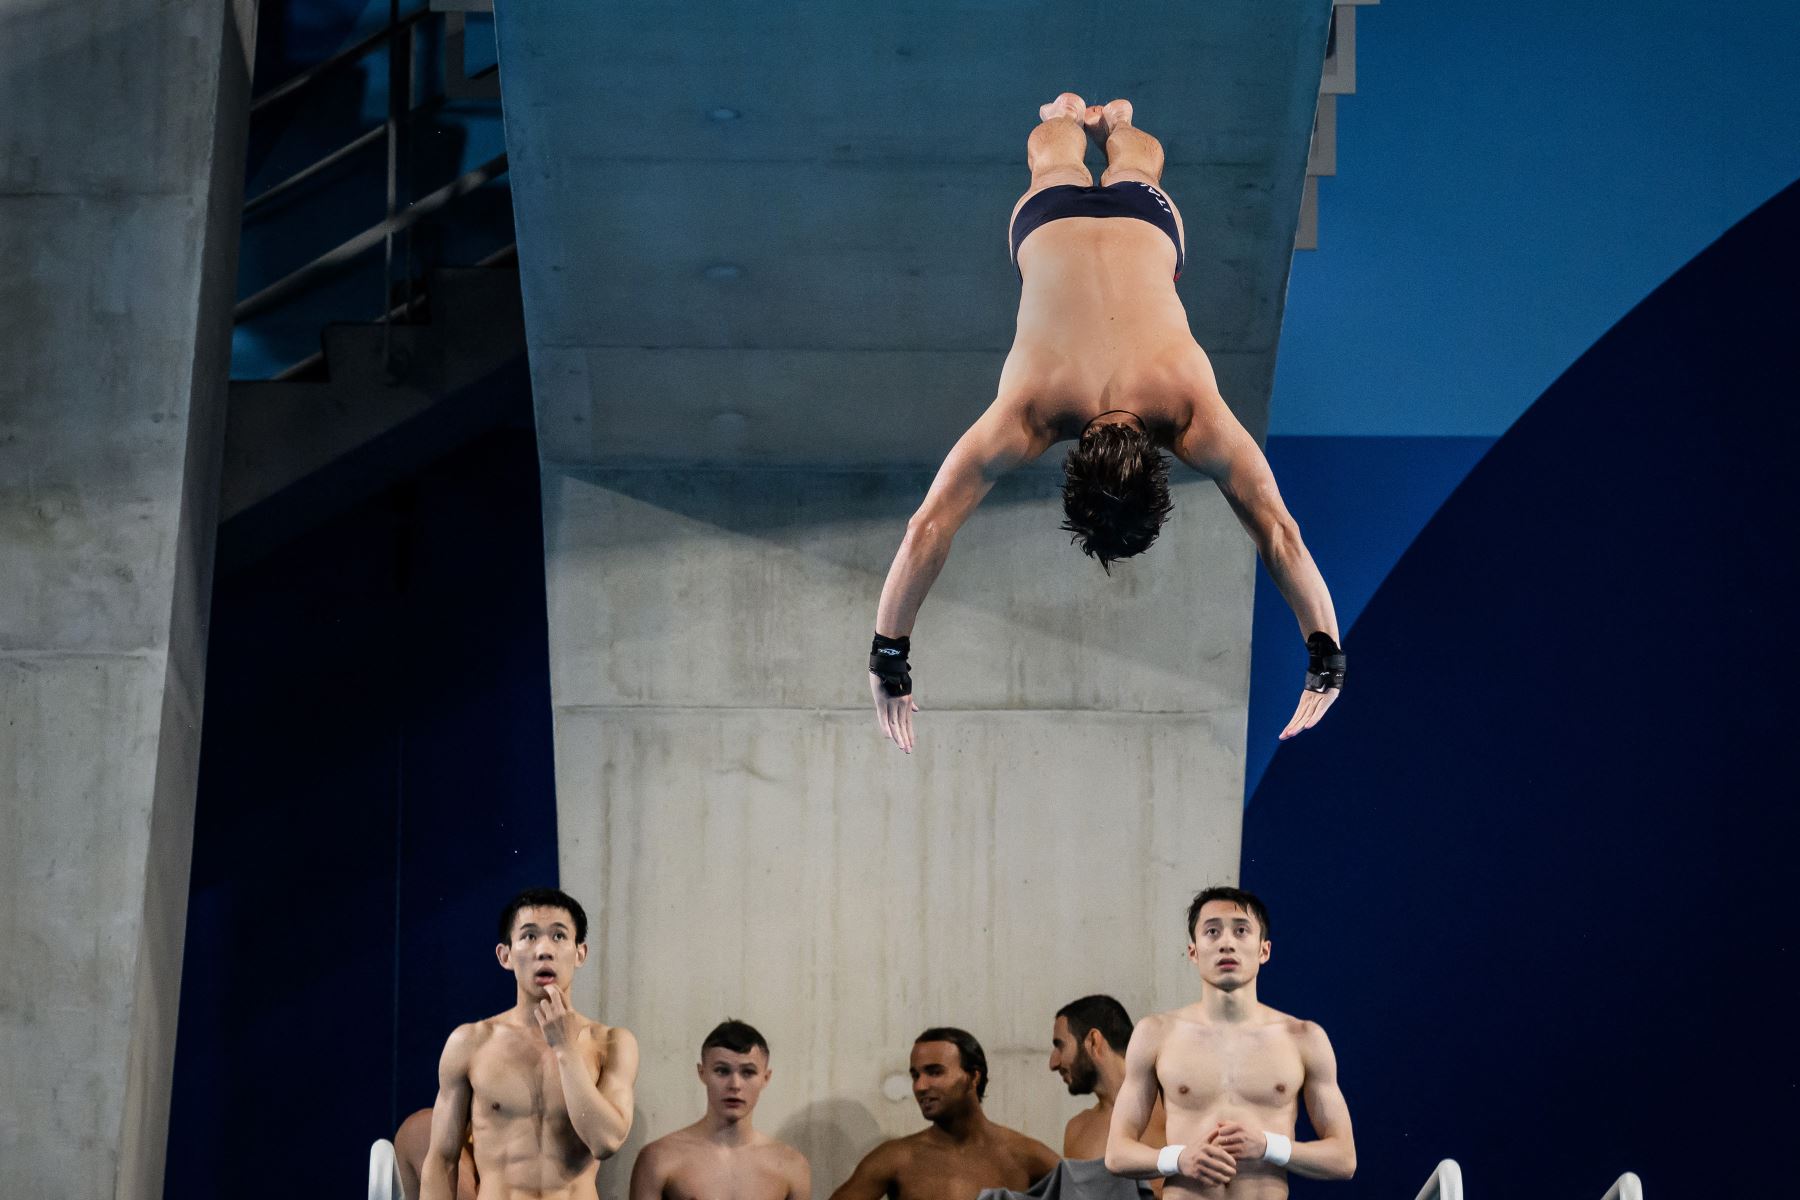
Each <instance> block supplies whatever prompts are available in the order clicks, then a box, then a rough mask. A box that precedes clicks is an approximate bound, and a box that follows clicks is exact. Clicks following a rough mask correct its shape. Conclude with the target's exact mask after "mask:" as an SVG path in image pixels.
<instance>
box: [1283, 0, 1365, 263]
mask: <svg viewBox="0 0 1800 1200" xmlns="http://www.w3.org/2000/svg"><path fill="white" fill-rule="evenodd" d="M1379 3H1381V0H1335V2H1334V3H1333V5H1332V9H1331V35H1330V40H1329V41H1328V42H1327V43H1326V46H1325V70H1324V72H1323V73H1322V74H1321V76H1320V78H1319V107H1318V109H1317V110H1316V111H1315V112H1314V113H1313V135H1312V150H1311V153H1310V154H1308V156H1307V159H1306V190H1305V191H1303V192H1302V193H1301V194H1300V227H1299V229H1298V230H1296V231H1295V234H1294V249H1296V250H1317V249H1318V248H1319V180H1320V179H1323V178H1326V177H1328V176H1331V175H1336V174H1337V102H1338V97H1339V96H1349V95H1353V94H1354V93H1355V92H1356V10H1357V9H1359V8H1367V7H1370V6H1372V5H1376V4H1379Z"/></svg>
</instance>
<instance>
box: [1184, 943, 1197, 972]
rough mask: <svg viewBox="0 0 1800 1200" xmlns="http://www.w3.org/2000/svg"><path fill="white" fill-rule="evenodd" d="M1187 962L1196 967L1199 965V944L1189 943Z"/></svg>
mask: <svg viewBox="0 0 1800 1200" xmlns="http://www.w3.org/2000/svg"><path fill="white" fill-rule="evenodd" d="M1187 960H1188V961H1189V962H1191V963H1193V964H1194V965H1195V966H1196V967H1197V966H1199V965H1200V943H1199V942H1189V943H1188V948H1187Z"/></svg>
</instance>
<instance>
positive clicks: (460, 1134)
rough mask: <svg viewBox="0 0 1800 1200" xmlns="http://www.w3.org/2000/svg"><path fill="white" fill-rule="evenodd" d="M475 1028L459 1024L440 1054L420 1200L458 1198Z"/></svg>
mask: <svg viewBox="0 0 1800 1200" xmlns="http://www.w3.org/2000/svg"><path fill="white" fill-rule="evenodd" d="M474 1050H475V1027H474V1026H473V1025H462V1026H458V1027H457V1030H456V1032H455V1033H452V1034H451V1035H450V1040H449V1041H447V1042H445V1043H444V1053H443V1054H442V1055H440V1056H439V1057H438V1094H437V1102H436V1103H435V1104H433V1105H432V1106H431V1147H430V1149H429V1150H428V1151H427V1153H426V1155H425V1160H424V1161H423V1162H421V1163H420V1164H419V1200H455V1197H456V1182H457V1170H458V1168H459V1167H460V1165H461V1163H462V1150H463V1142H464V1141H465V1140H466V1138H467V1136H468V1130H469V1105H470V1101H471V1098H472V1096H473V1094H474V1089H473V1087H472V1086H471V1085H470V1083H469V1059H470V1057H471V1056H472V1055H473V1054H474Z"/></svg>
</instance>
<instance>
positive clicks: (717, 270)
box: [700, 263, 744, 279]
mask: <svg viewBox="0 0 1800 1200" xmlns="http://www.w3.org/2000/svg"><path fill="white" fill-rule="evenodd" d="M700 273H701V274H702V275H704V276H706V277H707V278H708V279H736V278H737V277H738V276H740V275H742V274H743V273H744V268H742V267H740V266H738V265H737V264H736V263H713V264H712V265H711V266H709V267H707V268H706V269H705V270H704V271H702V272H700Z"/></svg>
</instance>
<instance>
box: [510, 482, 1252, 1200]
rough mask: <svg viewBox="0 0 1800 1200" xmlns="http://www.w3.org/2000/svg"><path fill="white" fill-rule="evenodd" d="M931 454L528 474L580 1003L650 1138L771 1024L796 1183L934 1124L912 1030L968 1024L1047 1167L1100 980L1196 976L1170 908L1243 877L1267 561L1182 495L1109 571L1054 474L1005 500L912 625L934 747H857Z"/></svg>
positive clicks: (1194, 496)
mask: <svg viewBox="0 0 1800 1200" xmlns="http://www.w3.org/2000/svg"><path fill="white" fill-rule="evenodd" d="M928 480H929V475H928V474H926V473H922V472H919V471H917V470H891V471H870V472H860V471H808V470H798V469H796V470H783V469H764V470H743V469H737V470H724V469H721V470H705V469H692V470H672V469H659V470H644V471H629V470H604V469H596V468H567V467H565V468H558V467H556V466H554V465H549V464H547V465H546V469H545V483H544V486H545V515H546V521H545V540H546V547H547V554H548V558H549V564H548V570H549V585H550V608H551V643H552V692H553V698H554V702H555V708H556V754H557V793H558V824H559V837H560V840H561V862H562V883H563V886H565V887H567V888H568V889H570V890H571V891H572V892H574V893H575V894H576V895H577V896H578V897H580V898H582V899H583V900H584V901H586V902H588V903H590V904H591V909H592V917H593V924H592V931H591V932H590V935H589V938H590V942H591V943H592V951H591V957H590V959H589V964H590V965H589V967H588V968H587V970H586V971H585V972H584V977H583V978H582V980H581V982H580V984H579V986H578V988H577V1000H578V1002H579V1003H580V1004H581V1006H582V1007H583V1008H584V1009H585V1010H586V1011H588V1012H591V1013H596V1014H598V1015H600V1016H601V1017H603V1018H604V1019H607V1020H609V1021H616V1022H620V1023H623V1024H625V1025H627V1026H629V1027H630V1028H632V1029H633V1030H634V1031H635V1032H636V1033H637V1035H638V1037H639V1039H640V1041H641V1043H642V1045H643V1050H644V1055H643V1062H644V1067H643V1074H642V1081H641V1086H640V1090H639V1099H640V1107H639V1113H640V1116H639V1118H638V1122H637V1128H636V1131H635V1132H634V1134H633V1139H632V1143H631V1144H630V1145H629V1146H628V1147H627V1149H626V1152H625V1153H622V1154H621V1155H619V1156H618V1157H617V1158H616V1159H615V1160H614V1161H613V1162H612V1163H611V1164H609V1165H608V1167H607V1168H605V1169H604V1171H603V1175H602V1185H601V1191H602V1195H607V1196H618V1195H622V1194H623V1192H624V1190H625V1184H626V1175H627V1173H628V1171H629V1169H630V1164H631V1160H632V1158H633V1157H634V1153H635V1150H636V1148H637V1147H638V1146H639V1145H641V1144H642V1142H643V1141H644V1140H645V1139H647V1138H652V1137H656V1136H659V1135H660V1134H663V1133H666V1132H668V1131H670V1130H671V1129H674V1128H676V1127H677V1126H678V1125H681V1124H683V1123H686V1122H687V1121H690V1120H693V1119H694V1118H695V1117H697V1116H698V1115H699V1112H700V1106H701V1095H700V1090H699V1085H698V1083H697V1082H696V1080H695V1078H694V1075H693V1070H692V1067H691V1064H692V1063H693V1062H694V1061H696V1059H697V1057H698V1055H697V1049H698V1043H699V1041H700V1039H701V1037H702V1036H703V1035H704V1034H705V1032H706V1031H707V1030H708V1029H709V1028H710V1027H711V1026H712V1025H713V1024H714V1023H715V1022H717V1021H718V1020H720V1019H722V1018H724V1017H726V1016H737V1017H741V1018H743V1019H745V1020H748V1021H751V1022H752V1023H754V1024H756V1025H757V1026H759V1027H760V1028H761V1029H762V1030H763V1032H764V1033H765V1034H766V1035H768V1037H769V1038H770V1041H771V1044H772V1047H773V1051H774V1054H773V1062H774V1070H775V1079H774V1082H773V1084H772V1085H771V1087H770V1088H769V1090H768V1092H767V1093H765V1095H764V1099H763V1102H762V1110H761V1112H760V1114H759V1121H760V1124H761V1125H762V1127H763V1128H766V1129H769V1130H771V1131H773V1132H776V1133H778V1134H779V1135H780V1136H783V1137H785V1138H789V1139H791V1140H793V1141H794V1142H795V1143H797V1144H798V1145H799V1146H800V1147H801V1149H802V1150H803V1151H805V1152H806V1153H807V1154H808V1156H809V1157H810V1158H811V1159H812V1163H813V1170H814V1180H815V1187H814V1191H815V1194H816V1195H819V1196H824V1195H826V1194H828V1193H829V1192H830V1191H831V1189H832V1188H833V1187H835V1186H836V1185H837V1184H838V1183H841V1182H842V1181H843V1179H844V1178H845V1177H846V1176H847V1175H848V1173H849V1171H850V1168H851V1167H852V1166H853V1165H854V1163H855V1161H856V1159H857V1158H858V1157H859V1156H860V1155H862V1154H863V1153H864V1152H866V1151H867V1150H868V1149H870V1147H871V1146H873V1145H874V1144H875V1142H876V1141H878V1140H879V1139H880V1138H882V1137H887V1136H892V1135H896V1134H901V1133H906V1132H910V1131H912V1130H914V1129H917V1128H919V1127H920V1120H919V1117H918V1111H917V1108H916V1107H915V1105H914V1104H913V1102H912V1099H911V1096H910V1091H909V1089H908V1087H907V1084H906V1063H907V1054H908V1051H909V1050H910V1048H911V1043H912V1039H913V1037H914V1036H915V1035H917V1034H918V1033H919V1031H920V1030H922V1029H924V1028H925V1027H927V1026H928V1025H933V1024H953V1025H962V1026H965V1027H966V1028H968V1029H969V1030H970V1031H972V1032H973V1033H974V1034H975V1035H976V1036H977V1037H978V1038H980V1039H981V1040H982V1042H983V1044H984V1046H985V1048H986V1049H987V1052H988V1056H989V1060H990V1063H991V1065H992V1069H993V1086H992V1088H991V1089H990V1092H989V1097H988V1108H989V1111H990V1112H991V1113H992V1114H993V1115H995V1116H996V1117H997V1118H998V1119H1000V1120H1002V1121H1004V1122H1006V1123H1009V1124H1013V1125H1015V1126H1019V1127H1022V1128H1024V1129H1025V1130H1026V1131H1028V1132H1030V1133H1032V1134H1033V1135H1035V1136H1037V1137H1039V1138H1041V1139H1043V1140H1044V1141H1046V1142H1049V1143H1050V1144H1051V1145H1052V1146H1054V1147H1060V1144H1061V1129H1062V1124H1063V1122H1064V1121H1065V1120H1066V1119H1067V1117H1068V1116H1069V1115H1070V1114H1071V1113H1072V1112H1074V1111H1075V1110H1076V1109H1077V1108H1079V1107H1081V1106H1082V1104H1083V1103H1084V1102H1083V1101H1077V1100H1073V1099H1071V1098H1070V1097H1068V1096H1067V1094H1066V1093H1065V1091H1064V1090H1063V1088H1062V1085H1061V1083H1060V1081H1059V1080H1057V1079H1056V1078H1055V1077H1054V1076H1052V1075H1051V1074H1050V1073H1049V1072H1048V1071H1047V1070H1046V1069H1045V1062H1046V1059H1047V1055H1048V1046H1049V1037H1050V1028H1051V1023H1052V1016H1053V1013H1054V1011H1055V1010H1056V1008H1057V1007H1059V1006H1060V1005H1061V1004H1063V1003H1065V1002H1067V1001H1069V1000H1072V999H1074V998H1075V997H1077V996H1079V995H1083V994H1085V993H1088V992H1093V991H1109V992H1112V993H1114V994H1116V995H1118V996H1119V997H1120V998H1121V999H1122V1000H1124V1001H1125V1003H1126V1004H1127V1006H1128V1007H1130V1008H1131V1009H1132V1010H1133V1012H1134V1015H1135V1014H1136V1013H1141V1012H1143V1011H1144V1010H1146V1009H1148V1008H1151V1007H1162V1006H1168V1005H1173V1004H1176V1003H1179V1002H1181V1001H1183V1000H1185V999H1186V998H1187V997H1188V995H1189V993H1190V992H1191V990H1192V988H1191V978H1190V975H1189V970H1188V969H1187V968H1186V967H1185V965H1184V963H1183V960H1182V949H1183V946H1184V940H1185V939H1184V938H1183V936H1182V930H1181V923H1182V913H1183V910H1184V908H1185V905H1186V902H1187V900H1188V898H1189V897H1190V896H1191V895H1192V893H1193V891H1194V890H1195V889H1197V888H1198V887H1201V886H1203V885H1205V884H1209V883H1218V882H1226V881H1231V880H1234V879H1235V878H1236V873H1237V856H1238V836H1239V823H1240V814H1241V810H1242V798H1243V791H1242V787H1243V783H1242V780H1243V737H1244V719H1245V700H1246V694H1247V687H1248V661H1249V632H1250V600H1251V579H1252V569H1253V566H1252V564H1253V561H1254V559H1253V553H1252V550H1251V548H1250V545H1249V543H1248V541H1247V540H1246V539H1245V538H1244V536H1243V534H1242V532H1241V531H1240V530H1239V528H1238V526H1237V523H1236V521H1235V520H1234V519H1233V518H1232V517H1231V515H1230V513H1229V511H1228V509H1227V508H1226V506H1225V504H1224V502H1223V501H1222V499H1221V498H1220V496H1219V495H1218V492H1217V490H1216V489H1214V488H1213V487H1211V486H1210V485H1209V484H1205V483H1199V484H1194V483H1186V484H1181V485H1179V486H1178V487H1177V499H1176V513H1175V516H1174V517H1173V518H1172V520H1171V522H1170V524H1169V526H1168V527H1167V529H1166V530H1165V531H1164V534H1163V537H1162V540H1161V542H1160V543H1159V544H1158V545H1157V546H1156V547H1155V548H1154V549H1153V550H1152V552H1151V553H1150V554H1148V555H1147V556H1145V557H1144V558H1142V559H1139V560H1137V561H1135V562H1131V563H1125V564H1120V565H1119V566H1118V567H1117V568H1116V569H1115V571H1114V574H1113V576H1112V578H1110V579H1109V578H1107V577H1106V576H1105V575H1103V574H1102V573H1101V570H1100V568H1099V567H1098V566H1097V565H1096V564H1094V563H1093V562H1091V561H1089V560H1087V559H1084V558H1083V557H1082V556H1081V555H1080V554H1079V553H1078V552H1077V551H1075V550H1074V549H1072V548H1071V547H1069V545H1068V536H1067V535H1066V534H1064V533H1062V532H1060V531H1059V529H1058V525H1059V523H1060V521H1061V508H1060V502H1059V499H1058V496H1057V487H1058V485H1059V482H1060V479H1059V476H1057V475H1055V474H1053V473H1044V472H1037V473H1032V474H1025V475H1020V476H1016V477H1013V478H1010V479H1007V480H1004V481H1002V483H1001V484H1000V486H999V487H997V488H996V489H995V492H994V493H993V494H992V495H991V496H990V497H989V498H988V500H987V502H986V503H985V504H984V505H983V507H982V509H981V510H980V511H979V512H978V513H977V514H976V516H975V518H974V519H973V520H972V521H971V523H970V524H969V525H968V526H966V527H965V529H964V530H963V532H962V535H961V536H960V537H959V539H958V542H957V545H956V548H955V550H954V552H953V554H952V557H951V561H950V565H949V567H948V568H947V569H946V571H945V573H944V575H943V577H942V578H941V579H940V581H939V583H938V585H937V588H936V589H935V590H934V592H933V594H932V596H931V597H930V599H929V601H928V602H927V605H926V608H925V610H924V613H923V614H922V617H921V620H920V623H919V626H918V628H917V630H916V631H915V635H914V641H915V652H914V655H913V660H914V666H915V670H916V675H917V679H918V681H919V692H920V698H921V704H922V706H923V707H924V709H925V711H924V712H923V713H921V714H920V717H919V729H920V731H921V733H920V742H919V749H918V751H917V753H915V754H914V755H913V756H912V757H910V758H908V757H906V756H904V755H902V754H901V753H900V752H899V751H898V750H897V749H895V748H894V747H892V746H890V745H888V744H887V743H886V742H885V741H884V740H882V739H881V737H880V735H879V734H878V732H877V731H876V730H875V728H874V719H873V716H872V712H871V710H870V705H869V700H868V694H867V685H866V683H865V678H864V669H865V663H866V656H867V652H868V641H869V633H870V623H871V621H872V620H873V614H874V609H875V600H876V596H877V594H878V592H879V590H880V586H881V580H882V577H883V575H884V574H885V573H886V569H887V565H888V562H889V559H890V558H891V556H892V554H893V551H894V549H895V547H896V545H897V544H898V542H899V539H900V535H901V533H902V532H903V528H904V525H905V521H906V517H907V516H908V515H909V514H910V512H911V510H912V508H913V507H914V505H916V503H917V502H918V500H919V498H920V497H921V496H922V495H923V493H924V489H925V485H926V483H927V482H928Z"/></svg>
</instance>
